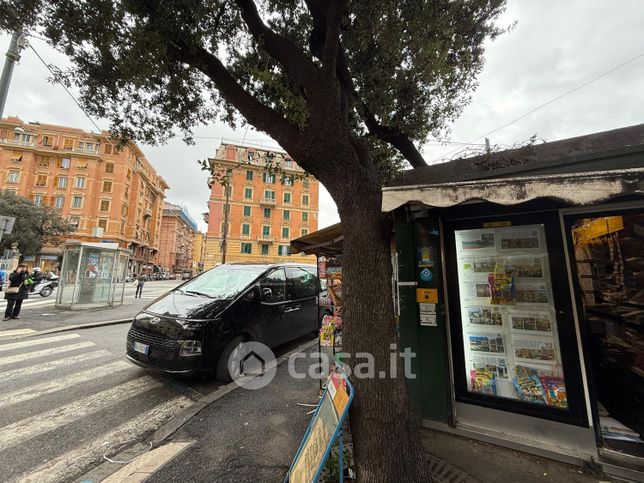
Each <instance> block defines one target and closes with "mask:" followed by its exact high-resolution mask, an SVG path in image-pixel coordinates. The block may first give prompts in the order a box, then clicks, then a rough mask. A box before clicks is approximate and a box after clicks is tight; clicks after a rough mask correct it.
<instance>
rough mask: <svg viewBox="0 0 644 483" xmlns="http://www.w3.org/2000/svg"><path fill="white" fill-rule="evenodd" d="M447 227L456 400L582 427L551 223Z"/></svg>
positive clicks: (514, 220) (563, 275)
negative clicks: (570, 422) (573, 423)
mask: <svg viewBox="0 0 644 483" xmlns="http://www.w3.org/2000/svg"><path fill="white" fill-rule="evenodd" d="M447 226H448V227H449V229H448V233H447V235H446V236H447V239H448V240H449V243H448V246H447V251H448V254H449V255H450V256H449V258H450V260H451V269H450V278H449V279H448V283H449V285H450V287H449V289H450V290H449V293H450V306H451V309H450V314H451V315H450V318H451V319H452V321H451V322H452V323H451V325H452V330H451V333H452V348H453V353H454V358H455V360H454V367H455V374H454V378H455V386H456V397H457V400H461V401H465V402H475V403H479V404H482V405H486V406H491V407H498V408H499V409H510V410H514V411H517V412H523V413H527V414H531V415H537V416H543V417H547V418H552V419H562V420H574V421H575V422H576V423H578V424H584V418H583V415H582V413H583V411H582V408H581V406H582V402H581V400H582V399H583V395H582V389H581V373H580V369H579V358H578V350H577V347H576V346H577V338H576V335H575V329H574V323H573V320H574V318H573V316H572V306H571V301H570V288H569V285H568V284H567V283H566V279H567V272H566V268H565V261H564V257H563V240H562V238H561V230H560V228H559V226H558V224H557V220H556V218H555V217H553V216H545V215H544V216H537V215H535V216H532V217H529V216H516V215H515V216H512V217H509V218H506V219H503V220H490V221H479V220H474V221H466V222H455V223H449V222H448V223H447ZM556 294H557V295H556ZM571 386H572V387H571ZM571 392H572V394H571ZM585 423H586V424H587V419H586V421H585Z"/></svg>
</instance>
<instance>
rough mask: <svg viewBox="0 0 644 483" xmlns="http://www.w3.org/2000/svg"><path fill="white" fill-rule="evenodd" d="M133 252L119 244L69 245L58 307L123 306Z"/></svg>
mask: <svg viewBox="0 0 644 483" xmlns="http://www.w3.org/2000/svg"><path fill="white" fill-rule="evenodd" d="M129 257H130V251H129V250H124V249H122V248H119V245H118V243H88V242H80V241H75V240H70V241H68V242H67V243H66V244H65V252H64V256H63V266H62V269H61V273H60V286H59V289H58V295H57V297H56V307H57V308H61V309H67V310H83V309H88V308H95V307H105V306H113V305H121V304H122V303H123V294H124V291H125V276H126V273H127V265H128V259H129Z"/></svg>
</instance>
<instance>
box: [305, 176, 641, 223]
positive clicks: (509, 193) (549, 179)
mask: <svg viewBox="0 0 644 483" xmlns="http://www.w3.org/2000/svg"><path fill="white" fill-rule="evenodd" d="M633 194H640V195H644V168H630V169H622V170H612V171H592V172H583V173H565V174H552V175H541V176H530V177H516V178H502V179H482V180H476V181H461V182H453V183H437V184H423V185H407V186H390V187H385V188H383V197H382V211H384V212H389V211H393V210H395V209H396V208H398V207H399V206H402V205H404V204H406V203H410V202H418V203H422V204H424V205H426V206H430V207H435V208H447V207H450V206H455V205H460V204H463V203H467V202H473V201H488V202H490V203H497V204H500V205H516V204H519V203H524V202H526V201H531V200H535V199H538V198H548V199H555V200H560V201H563V202H565V203H570V204H572V205H588V204H593V203H599V202H602V201H607V200H611V199H613V198H616V197H619V196H625V195H633ZM313 235H314V234H313Z"/></svg>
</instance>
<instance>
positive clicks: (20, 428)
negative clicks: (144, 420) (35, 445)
mask: <svg viewBox="0 0 644 483" xmlns="http://www.w3.org/2000/svg"><path fill="white" fill-rule="evenodd" d="M161 385H162V383H161V382H159V381H157V380H155V379H153V378H151V377H149V376H143V377H140V378H138V379H134V380H133V381H129V382H126V383H125V384H121V385H119V386H116V387H112V388H110V389H106V390H105V391H101V392H98V393H96V394H92V395H91V396H87V397H84V398H82V399H78V400H77V401H74V402H73V403H70V404H67V405H66V406H61V407H58V408H54V409H52V410H51V411H46V412H44V413H41V414H36V415H34V416H31V417H29V418H26V419H23V420H22V421H17V422H15V423H12V424H9V425H7V426H4V427H2V428H0V430H1V431H0V452H2V451H4V450H6V449H7V448H10V447H11V446H14V445H16V444H20V443H22V442H23V441H26V440H28V439H30V438H33V437H34V436H37V435H39V434H43V433H46V432H47V431H51V430H53V429H56V428H58V427H60V426H64V425H65V424H69V423H72V422H74V421H76V420H78V419H81V418H84V417H85V416H89V415H91V414H94V413H96V412H98V411H101V410H103V409H105V408H107V407H109V406H112V405H114V404H118V403H120V402H122V401H123V400H125V399H128V398H130V397H132V396H136V395H137V394H141V393H143V392H146V391H149V390H150V389H155V388H157V387H160V386H161Z"/></svg>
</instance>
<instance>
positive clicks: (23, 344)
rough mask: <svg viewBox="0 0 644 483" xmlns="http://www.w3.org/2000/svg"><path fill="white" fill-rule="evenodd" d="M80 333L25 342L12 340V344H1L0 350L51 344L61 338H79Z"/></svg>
mask: <svg viewBox="0 0 644 483" xmlns="http://www.w3.org/2000/svg"><path fill="white" fill-rule="evenodd" d="M79 337H80V335H78V334H65V335H57V336H55V337H49V338H45V339H30V340H26V341H24V342H12V343H11V344H3V345H0V352H5V351H10V350H14V349H22V348H23V347H32V346H36V345H44V344H50V343H52V342H60V341H61V340H69V339H78V338H79Z"/></svg>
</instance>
